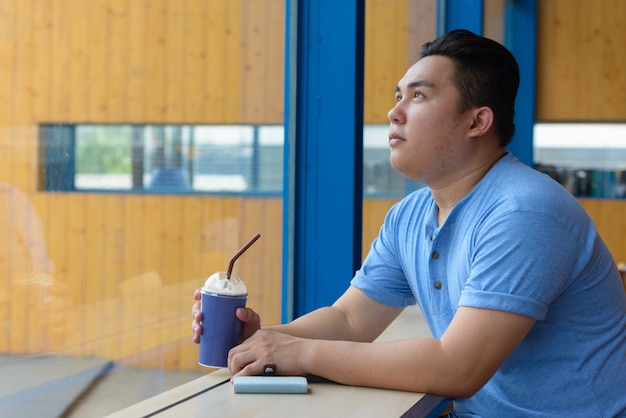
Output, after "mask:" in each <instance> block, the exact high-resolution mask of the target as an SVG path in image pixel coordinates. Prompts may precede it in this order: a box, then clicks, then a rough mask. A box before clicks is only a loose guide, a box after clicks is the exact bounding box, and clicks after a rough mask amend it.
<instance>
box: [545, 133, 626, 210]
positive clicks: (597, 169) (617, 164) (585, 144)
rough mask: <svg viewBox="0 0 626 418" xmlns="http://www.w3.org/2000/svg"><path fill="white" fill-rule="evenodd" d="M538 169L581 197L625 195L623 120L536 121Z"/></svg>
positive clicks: (625, 149)
mask: <svg viewBox="0 0 626 418" xmlns="http://www.w3.org/2000/svg"><path fill="white" fill-rule="evenodd" d="M533 147H534V150H533V152H534V160H535V166H536V167H537V169H539V170H541V171H543V172H545V173H547V174H549V175H551V176H552V177H553V178H554V179H555V180H557V181H558V182H560V183H561V184H562V185H563V186H564V187H565V188H567V189H568V190H569V191H570V192H572V194H574V195H575V196H580V197H587V196H588V197H604V198H625V197H626V124H622V123H537V124H535V127H534V141H533Z"/></svg>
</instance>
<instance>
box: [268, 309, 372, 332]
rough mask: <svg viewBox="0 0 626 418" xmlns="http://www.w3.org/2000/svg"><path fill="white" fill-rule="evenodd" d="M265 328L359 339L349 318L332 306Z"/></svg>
mask: <svg viewBox="0 0 626 418" xmlns="http://www.w3.org/2000/svg"><path fill="white" fill-rule="evenodd" d="M263 328H264V329H268V330H272V331H277V332H282V333H285V334H288V335H293V336H294V337H301V338H310V339H320V340H345V341H358V339H357V338H359V336H358V335H357V332H356V330H355V329H353V327H352V326H351V324H350V322H349V321H348V318H347V317H346V316H345V315H344V314H343V313H342V312H341V311H340V310H339V309H337V308H335V307H332V306H330V307H324V308H320V309H317V310H315V311H313V312H310V313H308V314H306V315H304V316H301V317H299V318H297V319H295V320H293V321H291V322H290V323H288V324H281V325H272V326H268V327H263ZM361 340H362V337H361Z"/></svg>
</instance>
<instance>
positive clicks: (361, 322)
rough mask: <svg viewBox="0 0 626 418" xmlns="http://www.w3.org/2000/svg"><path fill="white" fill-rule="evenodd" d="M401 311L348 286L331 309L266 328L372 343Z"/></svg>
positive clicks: (304, 335)
mask: <svg viewBox="0 0 626 418" xmlns="http://www.w3.org/2000/svg"><path fill="white" fill-rule="evenodd" d="M401 312H402V308H397V307H393V306H388V305H384V304H382V303H379V302H376V301H375V300H373V299H371V298H369V297H367V296H366V295H365V294H364V293H363V292H362V291H361V290H359V289H357V288H355V287H349V288H348V290H346V292H345V293H344V294H343V295H341V297H340V298H339V299H337V301H336V302H335V303H334V304H333V305H332V306H330V307H324V308H320V309H317V310H315V311H313V312H311V313H309V314H307V315H304V316H301V317H300V318H297V319H295V320H293V321H292V322H290V323H288V324H284V325H275V326H270V327H265V328H264V329H266V330H272V331H279V332H281V333H284V334H289V335H293V336H295V337H302V338H309V339H323V340H344V341H359V342H371V341H374V339H376V337H378V336H379V335H380V334H381V333H382V332H383V331H384V330H385V329H386V328H387V327H388V326H389V324H391V322H393V320H394V319H396V318H397V317H398V315H400V313H401Z"/></svg>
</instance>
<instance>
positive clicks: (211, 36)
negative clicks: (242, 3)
mask: <svg viewBox="0 0 626 418" xmlns="http://www.w3.org/2000/svg"><path fill="white" fill-rule="evenodd" d="M233 3H237V2H233ZM227 7H228V4H227V3H226V1H224V0H212V1H210V2H207V11H206V26H205V32H204V33H205V36H206V39H205V41H204V42H203V44H204V48H205V49H204V54H205V55H206V57H207V58H206V70H205V72H204V83H203V85H204V94H203V97H204V99H205V101H206V102H205V104H204V106H203V108H204V112H205V113H204V115H203V120H206V121H207V122H209V123H216V122H219V121H223V122H229V121H232V120H233V118H232V117H231V118H226V117H225V115H226V106H225V103H226V94H227V93H226V92H227V90H228V88H229V87H235V88H236V86H225V84H226V72H227V69H228V68H229V67H230V69H232V70H233V71H237V70H236V69H235V67H236V66H235V65H232V66H229V65H227V64H226V63H229V61H228V56H227V48H226V47H227V43H226V19H225V16H226V9H227ZM215 45H222V46H223V48H215ZM228 46H230V45H228ZM225 64H226V65H225ZM237 91H239V89H236V90H234V91H232V94H236V93H235V92H237Z"/></svg>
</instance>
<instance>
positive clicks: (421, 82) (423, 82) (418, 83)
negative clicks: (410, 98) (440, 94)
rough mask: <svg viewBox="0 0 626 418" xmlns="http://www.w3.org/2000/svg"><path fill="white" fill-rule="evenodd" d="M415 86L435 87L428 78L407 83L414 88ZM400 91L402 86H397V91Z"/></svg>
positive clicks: (410, 87) (408, 86)
mask: <svg viewBox="0 0 626 418" xmlns="http://www.w3.org/2000/svg"><path fill="white" fill-rule="evenodd" d="M415 87H430V88H432V87H435V86H434V84H433V83H431V82H430V81H428V80H416V81H412V82H410V83H409V84H407V88H409V89H413V88H415ZM398 92H400V86H396V93H398Z"/></svg>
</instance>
